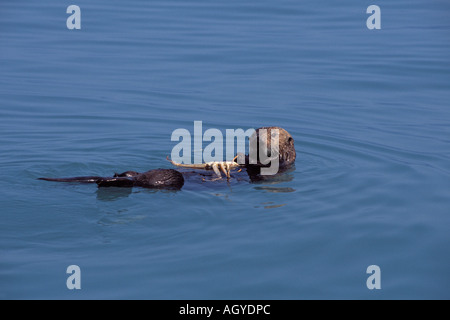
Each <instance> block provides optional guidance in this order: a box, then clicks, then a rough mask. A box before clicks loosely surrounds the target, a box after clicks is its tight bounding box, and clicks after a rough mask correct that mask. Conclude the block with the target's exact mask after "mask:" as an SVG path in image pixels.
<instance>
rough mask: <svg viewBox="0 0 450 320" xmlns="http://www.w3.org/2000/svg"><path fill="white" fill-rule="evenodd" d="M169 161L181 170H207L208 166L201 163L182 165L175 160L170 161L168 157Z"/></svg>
mask: <svg viewBox="0 0 450 320" xmlns="http://www.w3.org/2000/svg"><path fill="white" fill-rule="evenodd" d="M166 159H167V160H169V161H170V163H171V164H173V165H174V166H177V167H181V168H191V169H205V167H206V165H205V164H203V163H199V164H182V163H176V162H174V161H173V160H170V159H169V156H167V158H166Z"/></svg>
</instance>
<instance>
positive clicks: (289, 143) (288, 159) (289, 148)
mask: <svg viewBox="0 0 450 320" xmlns="http://www.w3.org/2000/svg"><path fill="white" fill-rule="evenodd" d="M263 130H266V131H267V136H264V135H262V134H261V133H262V132H263ZM272 130H278V133H279V138H278V139H279V147H278V151H279V153H278V158H279V163H280V167H285V166H288V165H291V164H293V163H294V162H295V158H296V156H297V154H296V152H295V147H294V138H292V136H291V135H290V134H289V132H287V131H286V130H284V129H283V128H280V127H262V128H259V129H256V132H255V134H254V135H253V136H252V137H251V138H250V141H252V140H253V139H255V138H257V139H258V142H259V143H258V146H259V145H261V144H264V143H265V145H266V146H267V151H268V153H269V155H270V150H271V137H272V136H274V135H275V132H274V131H272ZM262 139H264V140H262ZM258 154H259V152H258Z"/></svg>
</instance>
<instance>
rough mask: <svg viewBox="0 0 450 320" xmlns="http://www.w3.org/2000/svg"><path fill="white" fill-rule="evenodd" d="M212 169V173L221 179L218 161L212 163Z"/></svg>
mask: <svg viewBox="0 0 450 320" xmlns="http://www.w3.org/2000/svg"><path fill="white" fill-rule="evenodd" d="M212 169H213V170H214V173H215V174H216V175H217V177H218V178H219V179H222V175H221V174H220V171H219V164H218V163H214V164H213V165H212Z"/></svg>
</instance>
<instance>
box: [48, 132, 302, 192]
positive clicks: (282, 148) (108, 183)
mask: <svg viewBox="0 0 450 320" xmlns="http://www.w3.org/2000/svg"><path fill="white" fill-rule="evenodd" d="M275 130H277V131H275ZM274 132H278V139H279V145H278V149H277V148H273V147H272V146H271V140H272V139H271V137H272V136H273V133H274ZM262 133H264V134H262ZM266 133H267V134H266ZM254 140H256V142H257V143H256V146H257V148H259V147H260V146H266V148H265V149H266V150H270V151H274V150H275V154H274V155H272V154H268V156H269V157H272V159H273V157H274V156H275V157H276V156H277V157H278V164H279V168H278V171H277V173H276V174H275V175H265V174H263V173H262V170H264V169H265V168H267V167H268V166H269V165H268V164H266V163H267V161H263V159H260V158H259V157H260V152H259V149H258V150H257V153H256V154H257V156H256V159H253V158H251V157H250V156H249V155H246V156H244V155H241V159H240V160H241V161H239V162H240V163H242V165H241V166H242V168H245V170H246V172H247V175H248V177H249V178H250V181H251V182H257V181H267V180H270V179H273V178H274V177H275V176H279V175H280V174H282V173H283V172H285V171H286V170H289V169H290V168H291V167H292V166H293V164H294V163H295V158H296V152H295V147H294V139H293V138H292V136H291V135H290V134H289V133H288V132H287V131H286V130H284V129H282V128H279V127H262V128H259V129H257V130H256V132H255V134H254V135H253V136H252V137H250V143H251V142H252V141H254ZM242 157H244V159H242ZM216 173H217V172H216ZM183 174H184V175H187V176H192V172H189V173H188V172H185V173H180V172H179V171H177V170H174V169H154V170H150V171H147V172H144V173H139V172H135V171H126V172H123V173H121V174H114V176H112V177H99V176H86V177H72V178H39V180H45V181H54V182H78V183H96V184H97V185H98V187H99V188H105V187H122V188H132V187H142V188H151V189H167V190H179V189H181V188H182V187H183V185H184V183H185V178H184V176H183ZM228 174H229V172H228ZM200 176H204V175H200ZM203 180H204V179H203Z"/></svg>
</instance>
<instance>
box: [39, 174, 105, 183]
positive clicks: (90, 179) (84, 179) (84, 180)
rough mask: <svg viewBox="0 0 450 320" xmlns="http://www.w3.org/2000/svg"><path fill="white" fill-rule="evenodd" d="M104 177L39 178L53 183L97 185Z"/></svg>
mask: <svg viewBox="0 0 450 320" xmlns="http://www.w3.org/2000/svg"><path fill="white" fill-rule="evenodd" d="M100 179H104V178H103V177H95V176H89V177H73V178H39V179H38V180H44V181H53V182H79V183H96V182H97V181H98V180H100Z"/></svg>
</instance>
